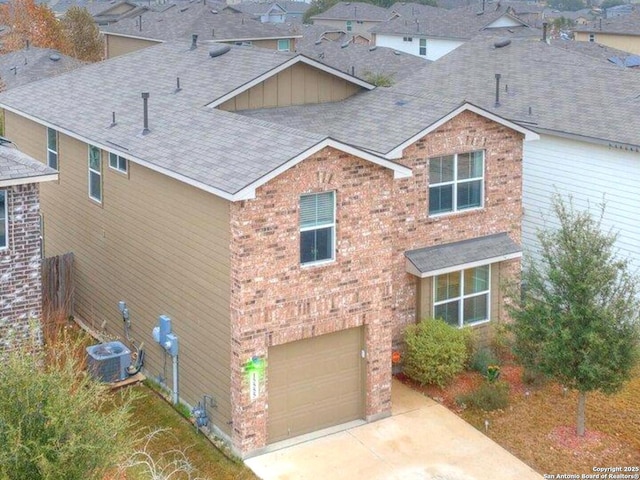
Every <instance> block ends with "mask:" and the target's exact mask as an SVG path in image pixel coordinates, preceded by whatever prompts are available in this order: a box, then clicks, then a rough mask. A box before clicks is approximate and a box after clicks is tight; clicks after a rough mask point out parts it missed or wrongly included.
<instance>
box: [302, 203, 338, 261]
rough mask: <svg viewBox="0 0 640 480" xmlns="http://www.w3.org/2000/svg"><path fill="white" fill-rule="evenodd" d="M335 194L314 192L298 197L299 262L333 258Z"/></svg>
mask: <svg viewBox="0 0 640 480" xmlns="http://www.w3.org/2000/svg"><path fill="white" fill-rule="evenodd" d="M334 245H335V194H334V192H323V193H314V194H310V195H302V196H301V197H300V263H301V264H303V265H306V264H312V263H318V262H326V261H331V260H333V259H334V251H335V248H334Z"/></svg>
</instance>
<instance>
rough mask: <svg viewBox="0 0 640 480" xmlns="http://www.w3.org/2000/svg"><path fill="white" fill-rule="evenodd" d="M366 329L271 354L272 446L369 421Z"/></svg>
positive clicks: (272, 350) (277, 349)
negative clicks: (353, 423) (365, 353)
mask: <svg viewBox="0 0 640 480" xmlns="http://www.w3.org/2000/svg"><path fill="white" fill-rule="evenodd" d="M363 338H364V337H363V328H362V327H358V328H351V329H348V330H342V331H340V332H336V333H330V334H327V335H321V336H318V337H314V338H310V339H306V340H300V341H297V342H291V343H287V344H284V345H278V346H275V347H271V348H269V359H268V367H267V370H268V389H269V391H268V399H269V400H268V401H269V407H268V427H267V435H268V443H273V442H277V441H280V440H285V439H287V438H291V437H295V436H297V435H302V434H304V433H309V432H313V431H315V430H320V429H322V428H327V427H331V426H333V425H339V424H341V423H345V422H349V421H351V420H356V419H360V418H364V404H365V360H364V359H363V358H362V350H363V348H364V347H363V345H364V343H363V341H364V340H363Z"/></svg>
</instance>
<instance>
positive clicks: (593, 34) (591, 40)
mask: <svg viewBox="0 0 640 480" xmlns="http://www.w3.org/2000/svg"><path fill="white" fill-rule="evenodd" d="M589 41H590V42H595V41H596V34H595V33H590V34H589Z"/></svg>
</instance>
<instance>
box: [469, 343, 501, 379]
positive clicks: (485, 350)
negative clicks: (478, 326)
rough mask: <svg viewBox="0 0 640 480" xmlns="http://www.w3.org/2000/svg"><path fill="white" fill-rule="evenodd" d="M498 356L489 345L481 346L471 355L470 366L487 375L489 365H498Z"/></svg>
mask: <svg viewBox="0 0 640 480" xmlns="http://www.w3.org/2000/svg"><path fill="white" fill-rule="evenodd" d="M499 363H500V362H499V361H498V358H497V356H496V355H495V354H494V353H493V350H491V349H490V348H489V347H481V348H479V349H478V350H476V351H475V352H474V353H473V355H472V356H471V360H470V361H469V368H470V369H471V370H475V371H476V372H480V373H481V374H482V375H487V369H488V367H489V365H498V364H499Z"/></svg>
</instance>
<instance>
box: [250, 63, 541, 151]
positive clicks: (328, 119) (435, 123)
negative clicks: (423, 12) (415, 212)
mask: <svg viewBox="0 0 640 480" xmlns="http://www.w3.org/2000/svg"><path fill="white" fill-rule="evenodd" d="M438 61H440V60H438ZM434 63H435V62H434ZM428 68H429V67H425V68H423V69H421V70H420V72H426V71H427V70H428ZM420 76H421V73H417V74H416V75H414V76H413V77H409V79H414V78H415V77H420ZM458 98H464V97H463V96H446V95H442V94H440V92H439V91H438V90H434V89H424V88H422V89H421V91H420V94H411V95H408V94H406V93H404V92H402V91H398V90H397V89H396V88H395V87H390V88H376V89H375V90H373V91H370V92H365V93H363V94H360V95H354V96H353V97H350V98H348V99H346V100H343V101H342V102H339V103H326V104H321V105H305V106H304V107H302V106H296V107H284V108H270V109H264V110H253V111H251V110H245V111H242V112H240V114H241V115H244V116H249V117H252V118H259V119H261V120H265V121H268V122H272V123H277V124H280V125H283V126H286V127H296V128H301V129H304V130H306V131H310V132H318V133H322V134H325V135H328V136H330V137H331V138H335V139H337V140H340V141H343V142H345V143H349V144H351V145H354V146H356V147H358V148H362V149H366V150H369V151H371V152H372V153H375V154H377V155H380V156H382V157H384V158H387V159H390V160H394V159H398V158H400V157H401V156H402V154H403V150H404V149H405V148H406V147H407V146H409V145H411V144H412V143H413V142H415V141H416V140H418V139H419V138H421V137H423V136H425V135H427V134H428V133H430V132H432V131H434V130H436V129H437V128H438V127H440V126H441V125H442V124H443V123H445V122H446V121H448V120H450V119H451V118H453V117H455V116H456V115H459V114H460V113H462V112H464V111H471V112H474V113H476V114H478V115H481V116H484V117H487V118H490V119H491V120H492V121H495V122H498V123H500V124H502V125H504V126H506V127H508V128H511V129H514V130H516V131H519V132H520V133H522V134H523V135H524V136H525V139H526V140H535V139H536V138H538V135H537V134H536V133H534V132H532V131H531V130H530V129H528V128H526V127H522V126H520V125H519V124H516V123H515V122H512V121H509V120H506V119H505V118H503V117H501V116H500V115H499V114H495V113H493V112H490V111H488V110H486V109H483V108H480V107H477V106H476V105H472V104H470V103H469V102H463V103H462V104H461V103H460V101H459V100H457V99H458Z"/></svg>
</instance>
